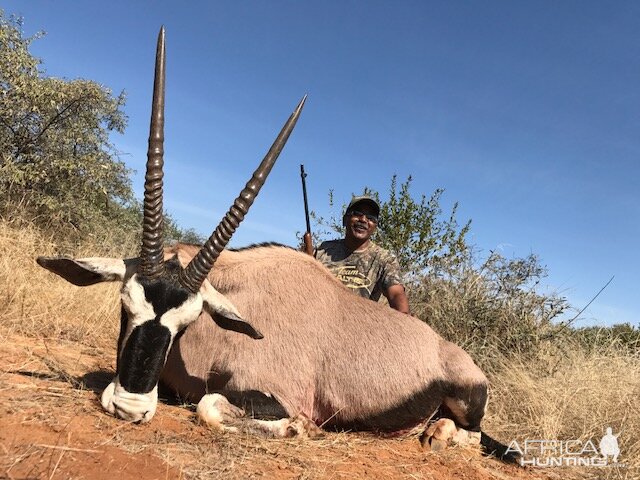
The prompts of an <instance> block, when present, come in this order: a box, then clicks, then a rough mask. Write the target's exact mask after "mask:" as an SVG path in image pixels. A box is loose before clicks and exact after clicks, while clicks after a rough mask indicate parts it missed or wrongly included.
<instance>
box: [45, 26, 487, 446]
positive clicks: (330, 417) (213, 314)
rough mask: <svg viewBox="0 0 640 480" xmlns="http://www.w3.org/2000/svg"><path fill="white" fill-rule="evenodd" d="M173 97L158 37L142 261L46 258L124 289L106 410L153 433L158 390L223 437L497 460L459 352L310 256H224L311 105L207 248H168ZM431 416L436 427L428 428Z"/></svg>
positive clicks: (482, 386)
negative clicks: (483, 451)
mask: <svg viewBox="0 0 640 480" xmlns="http://www.w3.org/2000/svg"><path fill="white" fill-rule="evenodd" d="M164 90H165V33H164V29H161V30H160V34H159V37H158V47H157V52H156V67H155V81H154V89H153V102H152V113H151V132H150V136H149V150H148V160H147V170H146V176H145V193H144V220H143V226H142V229H143V233H142V247H141V250H140V256H139V257H137V258H130V259H124V260H122V259H111V258H80V259H70V258H63V257H39V258H38V259H37V262H38V263H39V264H40V265H41V266H43V267H44V268H47V269H49V270H51V271H52V272H54V273H56V274H58V275H60V276H61V277H63V278H64V279H66V280H67V281H69V282H71V283H73V284H74V285H79V286H85V285H92V284H95V283H98V282H107V281H119V282H121V283H122V289H121V291H120V296H121V301H122V309H121V319H120V335H119V338H118V346H117V365H116V375H115V377H114V379H113V381H112V382H111V383H110V384H109V385H108V386H107V388H106V389H105V390H104V392H103V393H102V397H101V403H102V406H103V407H104V409H105V410H106V411H107V412H109V413H110V414H112V415H115V416H116V417H119V418H122V419H124V420H128V421H132V422H141V423H145V422H148V421H150V420H151V419H152V418H153V416H154V413H155V411H156V406H157V402H158V384H159V383H162V384H163V385H164V386H166V387H168V388H170V389H172V390H173V391H174V392H175V393H176V394H178V395H179V396H181V397H182V398H183V399H187V400H190V401H194V402H197V401H200V403H199V404H198V408H197V411H198V415H199V416H200V417H201V418H202V419H203V420H204V421H206V422H207V423H209V424H210V425H213V426H214V427H215V428H218V429H220V430H229V431H238V430H240V431H250V432H255V433H257V434H262V435H267V436H274V437H284V436H293V435H315V434H318V433H319V431H320V429H319V427H323V428H332V429H335V428H338V429H343V428H347V429H360V430H373V431H380V432H400V431H406V430H409V429H413V428H416V427H424V428H426V430H425V432H424V433H423V436H422V441H423V445H424V446H425V448H434V449H439V448H442V447H444V446H445V445H446V444H447V443H452V442H453V443H461V444H464V443H482V444H483V445H485V447H488V448H491V449H492V448H493V447H491V445H492V442H493V441H492V440H491V439H490V438H489V437H487V436H486V435H484V434H481V431H480V422H481V420H482V418H483V416H484V413H485V407H486V404H487V388H488V382H487V379H486V377H485V375H484V374H483V373H482V371H481V370H480V369H479V368H478V367H477V366H476V365H475V364H474V362H473V361H472V359H471V358H470V357H469V355H468V354H467V353H465V352H464V351H463V350H462V349H461V348H459V347H458V346H456V345H454V344H453V343H450V342H448V341H446V340H444V339H443V338H441V337H440V336H439V335H438V334H437V333H435V332H434V331H433V330H432V329H431V328H430V327H429V326H428V325H427V324H426V323H424V322H422V321H421V320H419V319H417V318H414V317H411V316H408V315H405V314H402V313H399V312H397V311H395V310H392V309H391V308H389V307H387V306H385V305H381V304H378V303H376V302H372V301H370V300H366V299H363V298H360V297H358V296H355V295H353V294H352V293H351V292H349V291H348V290H347V289H346V288H345V287H343V285H342V284H341V283H340V282H339V281H338V280H336V279H335V278H334V277H333V276H332V274H331V273H330V272H329V271H328V270H327V269H326V268H325V267H324V266H322V265H321V264H320V263H318V262H317V261H316V260H315V259H314V258H312V257H310V256H308V255H306V254H304V253H302V252H299V251H296V250H294V249H292V248H289V247H285V246H282V245H275V244H262V245H254V246H250V247H248V248H244V249H238V250H229V249H225V246H226V245H227V243H228V242H229V240H230V238H231V236H232V235H233V233H234V232H235V230H236V229H237V228H238V226H239V224H240V222H241V221H242V220H243V219H244V217H245V215H246V214H247V212H248V210H249V207H250V206H251V204H252V203H253V201H254V199H255V197H256V195H257V194H258V192H259V191H260V188H261V187H262V185H263V184H264V182H265V180H266V177H267V175H268V174H269V172H270V171H271V168H272V167H273V165H274V163H275V161H276V159H277V157H278V155H279V154H280V152H281V150H282V148H283V147H284V145H285V143H286V141H287V139H288V137H289V135H290V133H291V132H292V130H293V128H294V126H295V124H296V121H297V120H298V117H299V116H300V113H301V111H302V108H303V105H304V102H305V99H306V96H305V98H303V99H302V101H301V102H300V103H299V104H298V106H297V107H296V109H295V110H294V112H293V113H292V114H291V116H290V117H289V119H288V120H287V122H286V123H285V125H284V127H283V128H282V130H281V132H280V133H279V135H278V136H277V138H276V140H275V142H274V143H273V145H272V147H271V149H270V150H269V152H268V153H267V155H266V156H265V158H264V159H263V161H262V162H261V163H260V165H259V166H258V168H257V170H256V171H255V172H254V173H253V176H252V177H251V179H250V180H249V182H248V183H247V184H246V186H245V188H244V189H243V190H242V191H241V192H240V195H239V196H238V197H237V198H236V200H235V201H234V202H233V205H232V206H231V208H230V209H229V211H228V213H227V214H226V215H225V216H224V218H223V219H222V221H221V222H220V224H219V225H218V226H217V228H216V229H215V230H214V231H213V233H212V235H211V236H210V237H209V239H208V240H207V241H206V243H205V244H204V245H203V246H202V247H198V246H194V245H186V244H177V245H174V246H173V247H170V248H165V247H164V243H163V235H162V226H163V207H162V197H163V194H162V189H163V141H164ZM436 412H439V415H440V419H439V420H437V421H436V422H435V423H431V424H429V425H428V421H429V420H430V419H431V418H432V417H433V416H434V414H435V413H436ZM265 415H269V416H270V418H271V420H265V419H264V418H265ZM274 417H275V418H278V419H276V420H273V418H274ZM481 440H482V442H481Z"/></svg>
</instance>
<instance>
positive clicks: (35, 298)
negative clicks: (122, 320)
mask: <svg viewBox="0 0 640 480" xmlns="http://www.w3.org/2000/svg"><path fill="white" fill-rule="evenodd" d="M127 249H128V248H127V246H124V245H123V246H122V247H121V248H120V249H119V248H114V247H110V248H109V247H105V246H104V245H96V244H91V243H87V244H85V245H79V246H77V247H75V248H74V247H67V248H66V249H63V250H62V251H61V250H60V248H59V247H58V246H57V245H55V244H54V243H53V241H52V240H51V239H50V238H46V237H45V236H43V235H42V234H41V233H40V232H39V231H38V230H36V229H35V228H33V227H30V226H26V227H25V226H23V227H22V228H15V227H14V226H13V225H11V224H9V223H7V222H5V221H1V220H0V325H1V326H2V330H1V331H0V335H3V336H4V335H7V334H9V333H11V332H16V333H22V334H26V335H30V336H36V337H52V338H65V339H68V340H73V341H78V342H82V343H85V344H88V345H96V344H101V345H104V344H105V343H106V342H109V343H111V342H113V339H114V338H117V328H118V321H117V319H118V315H119V311H120V305H119V297H118V295H117V292H118V289H119V285H116V284H101V285H95V286H91V287H85V288H79V287H75V286H73V285H71V284H69V283H66V282H62V281H60V278H59V277H57V276H55V275H53V274H52V273H49V272H47V271H46V270H44V269H42V268H41V267H40V266H38V264H36V262H35V259H36V257H37V256H39V255H45V256H46V255H59V254H73V255H75V256H78V257H82V256H100V255H104V256H108V255H123V254H124V253H125V250H127ZM118 250H121V251H120V252H118ZM87 305H90V308H87Z"/></svg>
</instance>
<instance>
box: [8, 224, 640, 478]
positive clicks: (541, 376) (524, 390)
mask: <svg viewBox="0 0 640 480" xmlns="http://www.w3.org/2000/svg"><path fill="white" fill-rule="evenodd" d="M118 250H120V251H118ZM130 250H131V246H130V245H129V246H127V245H122V246H120V247H118V248H115V249H114V248H108V247H105V246H104V245H95V244H91V243H87V244H85V245H78V246H77V247H74V248H72V249H67V250H66V251H63V252H61V251H60V248H59V247H58V246H56V245H55V244H54V243H53V242H52V241H51V240H50V239H48V238H46V237H44V236H43V235H42V234H40V233H39V232H38V231H37V230H35V229H33V228H30V227H26V228H25V227H24V226H21V227H20V228H16V227H15V226H13V225H11V224H9V223H7V222H3V221H0V339H1V340H3V341H7V340H9V341H10V340H11V339H12V338H14V337H15V335H16V334H19V335H21V336H27V337H30V338H32V339H34V340H33V343H34V345H40V346H42V345H44V346H45V347H46V351H47V352H48V351H49V346H50V345H52V344H54V343H55V345H57V346H61V345H62V346H64V344H65V342H73V343H74V344H76V347H75V349H76V351H80V352H81V353H82V355H84V357H83V358H86V356H87V353H86V351H89V354H90V351H91V348H87V347H96V346H98V347H103V348H105V349H108V350H107V351H108V352H109V355H108V358H107V359H106V360H103V361H98V360H96V361H94V363H92V364H91V365H89V364H87V363H84V364H83V363H82V362H80V363H78V361H76V360H74V358H75V357H70V358H66V360H64V361H60V362H61V363H60V364H57V363H56V358H60V357H59V354H56V355H58V356H56V355H52V356H51V357H48V358H49V359H48V360H47V356H46V355H43V354H42V353H39V354H36V353H33V356H31V357H27V360H24V361H26V362H28V363H29V362H30V363H29V364H28V365H27V364H21V365H18V366H16V365H12V366H9V367H6V368H5V369H4V370H3V371H0V394H2V392H3V391H5V392H6V391H7V390H13V396H12V397H11V398H16V399H18V398H20V399H21V400H20V401H18V400H15V401H14V400H11V401H9V400H7V398H9V397H8V396H5V397H3V398H4V400H3V402H4V403H3V404H2V405H0V406H1V407H2V408H1V410H2V413H3V415H4V414H15V413H16V412H19V411H20V409H25V406H26V407H29V406H30V407H29V408H31V410H32V416H31V417H30V420H28V422H31V423H28V424H29V425H42V424H43V423H44V424H50V423H51V422H54V420H52V419H51V417H50V416H48V414H47V411H46V409H44V408H43V405H46V406H47V407H46V408H49V409H51V408H53V409H56V408H59V409H60V410H61V411H72V410H73V409H74V408H75V409H78V408H79V410H77V413H79V414H82V415H86V416H87V418H90V420H91V422H93V423H95V427H94V428H95V429H96V431H98V432H103V437H104V438H106V440H103V445H98V446H97V447H94V446H92V444H86V445H87V446H86V448H85V447H83V448H85V449H86V450H87V452H85V453H86V455H87V458H90V452H89V450H91V449H93V448H96V449H98V450H100V449H103V447H104V448H106V447H112V448H119V449H123V450H124V451H125V452H128V453H135V452H141V451H144V452H152V454H153V455H159V456H161V457H162V458H164V459H165V460H167V461H168V463H169V464H170V465H171V466H172V468H174V471H173V475H174V476H176V478H177V477H181V476H187V477H189V478H210V476H211V475H223V476H227V477H230V478H234V477H244V478H248V477H253V476H260V475H263V474H265V470H264V469H265V468H266V469H267V470H266V472H268V473H272V474H274V475H275V476H278V477H279V478H325V477H329V476H332V477H333V478H350V477H349V476H350V475H351V476H367V472H376V473H377V474H379V475H385V476H386V475H388V476H396V477H407V478H429V475H426V476H421V475H422V474H418V473H416V472H421V471H422V470H420V468H423V467H424V465H425V464H426V463H427V462H428V461H430V460H425V459H424V458H423V457H419V458H417V459H415V460H414V457H415V455H417V453H415V452H413V451H407V445H408V444H407V443H401V442H400V441H398V440H395V439H388V440H385V442H386V443H384V444H382V445H383V446H380V443H378V444H377V445H376V449H375V451H374V450H369V449H370V448H372V447H371V445H373V442H375V440H374V439H373V438H372V437H368V436H362V435H356V434H331V435H329V436H328V437H327V438H325V439H323V440H321V441H314V442H310V443H307V444H303V443H300V442H295V441H268V440H259V439H255V438H246V437H241V436H226V435H216V434H213V433H207V434H206V435H204V434H203V433H202V430H201V429H197V428H196V427H197V426H196V425H195V424H193V423H192V421H191V420H190V418H191V417H190V413H189V412H188V410H187V409H184V408H179V407H168V406H165V407H162V408H165V409H166V410H165V415H164V417H163V418H164V420H163V421H164V422H170V421H173V422H174V423H176V424H177V425H179V429H177V430H176V429H175V425H174V429H173V430H171V429H170V428H169V430H167V424H166V423H165V424H164V426H156V425H154V422H156V420H155V419H154V422H152V423H151V424H150V426H145V427H144V428H145V429H146V430H144V431H145V432H147V433H146V434H145V435H146V436H143V437H140V435H142V434H141V433H140V432H141V431H142V429H141V428H140V427H138V426H131V425H128V424H120V423H118V422H116V421H115V420H113V419H111V418H109V417H107V416H105V415H102V414H101V412H100V411H99V408H97V407H96V403H95V396H94V395H95V394H94V393H93V392H89V391H87V390H86V389H84V388H83V384H82V382H80V383H79V381H78V379H79V378H81V375H80V373H81V371H82V368H85V370H86V369H89V370H86V371H85V373H88V371H90V369H92V368H93V369H94V370H95V369H96V368H98V369H104V368H105V367H106V368H109V366H110V365H111V362H112V360H113V357H114V355H115V353H114V350H115V339H116V338H117V327H118V316H119V296H118V294H117V291H118V285H116V284H111V285H96V286H92V287H85V288H82V289H81V288H77V287H74V286H71V285H69V284H68V283H66V282H64V281H61V280H60V279H59V278H58V277H56V276H54V275H53V274H51V273H49V272H47V271H45V270H43V269H42V268H40V267H39V266H38V265H37V264H36V263H35V261H34V259H35V258H36V257H37V256H38V255H55V254H59V253H65V254H73V255H76V256H96V255H105V256H108V255H111V256H115V255H118V256H122V255H125V254H126V253H128V252H127V251H130ZM47 339H49V340H47ZM52 339H55V342H54V341H53V340H52ZM78 343H79V344H81V345H83V346H84V347H79V346H77V344H78ZM47 345H49V346H47ZM69 345H71V343H69ZM24 348H25V349H29V348H30V347H24ZM61 348H63V347H61ZM61 351H64V350H61ZM560 351H561V352H563V353H557V352H560ZM76 355H77V356H79V355H80V354H76ZM74 362H76V363H77V364H78V366H77V371H76V370H74V368H76V367H73V365H75V364H76V363H74ZM96 362H97V363H96ZM491 364H492V365H496V366H495V368H494V369H493V370H492V371H491V372H490V377H491V381H492V396H491V402H490V408H489V411H488V415H487V417H486V421H485V430H486V431H487V432H489V433H490V434H492V435H493V436H495V437H496V438H498V439H500V440H501V441H503V442H506V443H508V442H509V441H511V440H519V441H520V440H524V439H525V438H530V439H532V438H543V439H564V440H567V439H582V440H586V439H590V438H593V439H594V441H595V442H596V443H597V442H598V441H599V439H600V438H601V437H602V435H603V432H604V429H605V428H606V427H609V426H610V427H612V428H613V431H614V433H618V432H620V437H619V443H620V448H621V457H620V461H621V462H623V463H625V464H626V466H627V467H626V468H608V469H605V470H602V469H599V470H597V471H594V470H593V469H591V470H575V469H573V470H570V471H566V472H563V473H562V474H560V478H568V477H570V476H571V477H575V476H586V477H593V478H629V479H632V478H640V402H639V401H638V398H639V397H640V357H639V356H638V354H633V353H629V350H620V349H616V348H615V347H612V348H610V349H606V350H604V351H602V350H601V351H598V352H591V353H587V352H585V351H584V350H582V349H581V348H579V347H569V346H566V345H564V346H562V348H561V349H557V350H556V353H553V354H552V353H540V354H539V355H538V357H537V358H534V359H530V358H529V359H528V360H527V361H526V362H525V361H514V360H513V359H511V360H504V361H502V362H501V363H500V362H498V363H497V364H496V363H495V362H494V361H492V362H491ZM33 365H38V369H39V370H42V371H43V372H44V374H46V375H47V376H48V378H49V380H51V381H55V382H59V383H55V384H49V385H46V386H43V385H42V384H40V383H38V381H39V378H40V377H38V376H35V377H32V378H34V379H35V380H33V381H30V382H25V383H24V384H23V385H22V386H19V385H17V384H16V383H15V382H7V381H5V379H6V378H8V377H6V375H7V372H8V371H9V370H11V371H13V372H15V371H17V370H25V371H32V370H37V369H35V367H34V366H33ZM69 365H71V366H72V367H73V368H72V367H70V366H69ZM83 365H84V367H83ZM69 372H70V373H69ZM65 384H66V385H67V387H66V388H67V390H64V388H63V386H61V385H65ZM60 389H63V390H60ZM69 389H72V390H69ZM73 392H75V393H73ZM23 393H24V394H25V395H22V394H23ZM29 395H31V397H29ZM171 408H173V409H174V410H170V409H171ZM70 409H71V410H70ZM38 412H39V413H38ZM167 412H175V413H170V414H169V415H166V413H167ZM181 412H182V413H181ZM174 416H175V417H174ZM69 417H70V420H69V421H70V422H71V420H72V417H73V415H72V414H69ZM160 417H162V415H160ZM62 421H63V419H60V418H58V419H56V420H55V422H54V423H55V424H56V426H55V428H58V429H62V430H61V431H66V430H65V429H66V428H67V427H65V426H64V425H62V424H61V422H62ZM61 425H62V426H61ZM169 425H172V424H169ZM149 435H151V437H152V438H150V437H149ZM416 443H417V442H416ZM411 448H413V447H411ZM50 450H51V449H50V448H49V449H47V448H44V449H43V448H40V447H38V448H36V449H33V450H32V451H33V452H36V453H37V454H38V455H44V454H45V453H46V454H51V455H53V453H52V452H51V451H50ZM387 450H388V452H387V453H385V452H386V451H387ZM20 452H21V451H16V452H13V454H15V455H14V457H15V458H19V456H20V455H22V454H23V453H24V452H23V453H20ZM373 452H375V453H373ZM381 452H382V453H381ZM75 454H77V455H80V453H79V452H75ZM149 454H151V453H149ZM55 455H56V457H55V458H54V457H52V458H54V460H53V462H52V465H54V466H55V465H57V464H56V461H57V460H56V459H57V458H58V457H57V456H58V455H59V456H60V458H62V455H61V452H59V451H57V450H56V451H55ZM69 455H71V454H70V453H69ZM379 455H383V456H385V455H387V456H388V462H389V463H384V464H380V462H379V458H378V456H379ZM458 456H459V454H458ZM441 458H447V457H441ZM467 460H468V461H469V462H470V465H472V464H474V462H476V463H477V465H478V468H481V467H482V468H486V464H485V463H482V460H481V459H478V458H476V457H469V459H467ZM256 462H257V465H258V466H254V464H255V463H256ZM356 464H358V465H359V466H358V467H357V468H356V466H354V465H356ZM435 464H436V465H438V464H440V465H442V460H439V461H438V462H435ZM63 466H64V461H63V462H62V463H61V466H60V469H62V468H63ZM385 468H387V469H388V470H389V471H388V472H387V471H386V470H385ZM434 468H435V467H434ZM260 469H262V471H261V470H260ZM0 474H1V473H0ZM416 475H418V476H416ZM473 475H474V474H473V471H472V472H471V476H472V477H473ZM496 475H497V474H496ZM508 477H509V475H507V477H505V478H508ZM482 478H485V477H482ZM486 478H494V477H486ZM498 478H499V476H498Z"/></svg>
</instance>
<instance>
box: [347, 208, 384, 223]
mask: <svg viewBox="0 0 640 480" xmlns="http://www.w3.org/2000/svg"><path fill="white" fill-rule="evenodd" d="M348 215H350V216H352V217H365V218H366V219H367V220H369V221H370V222H371V223H378V217H376V216H375V215H371V214H370V213H364V212H361V211H360V210H351V211H349V212H348Z"/></svg>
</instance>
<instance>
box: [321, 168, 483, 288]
mask: <svg viewBox="0 0 640 480" xmlns="http://www.w3.org/2000/svg"><path fill="white" fill-rule="evenodd" d="M411 182H412V178H411V176H409V177H408V178H407V180H406V181H405V182H404V183H402V184H401V185H400V187H398V182H397V176H396V175H393V177H392V178H391V184H390V187H389V197H388V200H381V197H380V194H379V193H378V192H376V191H374V190H371V189H369V188H365V189H364V191H363V193H362V194H364V195H369V196H371V197H373V198H375V199H376V200H377V201H378V203H379V204H380V218H379V223H378V229H377V230H376V233H375V234H374V236H373V238H372V240H373V241H374V242H375V243H377V244H378V245H380V246H381V247H383V248H385V249H387V250H389V251H391V252H393V253H394V254H395V255H396V257H397V258H398V262H399V263H400V267H401V268H402V270H403V272H405V274H406V275H407V279H409V280H412V279H416V278H419V277H420V276H421V275H422V274H423V273H424V272H425V271H426V270H427V269H429V268H432V267H433V265H435V264H438V263H440V262H443V261H447V262H454V263H455V262H460V261H462V260H463V259H464V258H465V255H466V252H467V250H468V247H467V244H466V242H465V237H466V234H467V232H468V231H469V227H470V225H471V221H468V222H467V223H466V224H465V225H464V226H463V227H460V226H459V225H458V222H457V220H456V212H457V209H458V204H457V203H455V204H454V205H453V208H452V209H451V213H450V214H449V216H448V218H445V219H442V218H441V217H442V208H441V207H440V199H441V196H442V194H443V192H444V190H442V189H438V190H436V191H435V192H433V194H432V195H431V197H429V198H428V199H427V197H426V195H421V196H420V200H419V201H416V200H414V198H413V196H412V195H411ZM329 204H330V206H331V207H333V206H334V202H333V192H332V191H330V192H329ZM345 208H346V205H343V206H342V208H341V214H342V212H344V210H345ZM312 216H313V219H314V221H315V223H316V226H315V228H314V229H313V230H314V233H316V238H315V239H314V243H316V244H317V242H319V241H322V240H323V239H328V238H329V237H330V235H331V234H332V233H333V234H334V235H335V234H336V233H337V234H339V235H341V236H342V235H344V227H343V226H342V216H341V215H340V217H339V218H338V217H337V216H335V215H334V216H332V217H331V218H329V219H328V220H325V219H324V218H322V217H319V216H317V215H315V214H313V215H312Z"/></svg>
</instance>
